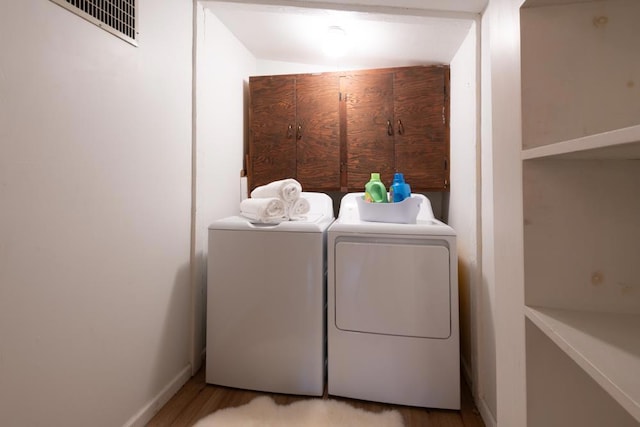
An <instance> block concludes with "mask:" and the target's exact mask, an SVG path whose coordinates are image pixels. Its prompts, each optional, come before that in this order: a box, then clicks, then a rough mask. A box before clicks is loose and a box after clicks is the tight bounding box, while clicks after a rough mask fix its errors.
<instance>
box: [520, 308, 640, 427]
mask: <svg viewBox="0 0 640 427" xmlns="http://www.w3.org/2000/svg"><path fill="white" fill-rule="evenodd" d="M525 314H526V316H527V318H528V319H529V320H530V321H532V322H533V323H534V324H535V325H536V326H537V327H538V328H539V329H540V330H541V331H542V332H543V333H545V334H546V335H547V336H548V337H549V338H550V339H551V340H552V341H553V342H554V343H555V344H556V345H557V346H558V347H560V348H561V349H562V351H564V352H565V353H566V354H567V355H569V357H570V358H571V359H573V361H575V363H577V364H578V365H579V366H580V367H581V368H582V369H584V371H585V372H586V373H587V374H588V375H589V376H590V377H591V378H593V379H594V380H595V381H596V382H597V383H598V384H599V385H600V386H601V387H602V388H604V389H605V390H606V392H607V393H609V395H611V396H612V397H613V398H614V399H615V401H616V402H618V403H619V404H620V405H621V406H622V407H623V408H625V409H626V410H627V411H628V412H629V413H630V414H631V415H632V416H633V417H634V418H635V419H636V420H639V422H640V382H638V373H640V339H638V331H640V315H638V314H620V313H594V312H586V311H575V310H562V309H551V308H542V307H527V308H526V309H525Z"/></svg>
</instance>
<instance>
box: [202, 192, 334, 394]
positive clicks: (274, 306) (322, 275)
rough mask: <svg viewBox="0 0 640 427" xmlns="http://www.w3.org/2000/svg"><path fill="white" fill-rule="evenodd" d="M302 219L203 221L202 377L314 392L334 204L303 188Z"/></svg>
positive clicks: (318, 388) (319, 373)
mask: <svg viewBox="0 0 640 427" xmlns="http://www.w3.org/2000/svg"><path fill="white" fill-rule="evenodd" d="M302 197H305V198H306V199H307V200H308V201H309V203H310V205H311V210H310V212H309V214H308V215H307V220H304V221H285V222H282V223H280V224H277V225H258V224H252V223H251V222H250V221H249V220H247V219H246V218H244V217H242V216H233V217H229V218H225V219H221V220H219V221H215V222H214V223H213V224H211V226H210V227H209V253H208V263H207V270H208V272H207V361H206V381H207V383H211V384H218V385H223V386H228V387H236V388H243V389H250V390H259V391H267V392H275V393H288V394H300V395H309V396H320V395H322V394H323V392H324V379H325V373H326V362H325V361H326V351H325V339H326V338H325V337H326V333H325V331H326V327H325V324H326V315H325V313H326V311H325V307H326V290H325V289H326V271H327V270H326V231H327V228H328V227H329V225H330V224H331V223H332V222H333V220H334V217H333V203H332V201H331V198H329V196H327V195H326V194H322V193H309V192H303V193H302Z"/></svg>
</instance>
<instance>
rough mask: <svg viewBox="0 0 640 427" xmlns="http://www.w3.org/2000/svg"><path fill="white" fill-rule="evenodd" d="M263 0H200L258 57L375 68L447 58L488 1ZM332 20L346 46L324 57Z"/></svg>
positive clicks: (432, 61)
mask: <svg viewBox="0 0 640 427" xmlns="http://www.w3.org/2000/svg"><path fill="white" fill-rule="evenodd" d="M257 1H260V0H257ZM267 3H268V4H267ZM267 3H265V1H261V2H260V4H253V3H248V2H246V1H207V2H204V5H205V7H207V8H208V9H209V10H210V11H211V12H212V13H213V14H214V15H216V16H217V17H218V19H220V21H221V22H222V23H223V24H224V25H225V26H226V27H227V28H228V29H229V30H230V31H231V32H232V33H233V34H234V35H235V36H236V37H237V38H238V39H239V40H240V41H241V42H242V43H243V44H244V45H245V46H246V47H247V49H248V50H249V51H250V52H251V53H252V54H253V55H254V56H255V57H256V58H257V59H259V60H271V61H283V62H292V63H299V64H310V65H326V66H331V67H334V66H339V67H340V68H358V67H360V68H376V67H395V66H408V65H429V64H448V63H450V62H451V59H452V58H453V56H454V55H455V53H456V51H457V50H458V48H459V46H460V44H461V43H462V41H463V40H464V38H465V37H466V35H467V34H468V32H469V30H470V29H471V27H472V25H473V22H474V19H475V18H477V17H478V16H479V15H478V14H479V12H481V10H482V8H483V7H484V5H485V4H486V1H485V0H457V1H455V0H448V1H443V0H404V1H389V0H386V1H385V0H368V1H367V0H360V1H359V5H351V6H348V5H345V3H348V2H340V3H339V4H338V3H333V2H322V3H320V2H314V1H313V0H312V1H304V2H296V1H285V2H282V1H281V2H280V3H279V4H274V2H269V1H268V2H267ZM384 3H387V4H392V5H393V6H390V7H389V6H384ZM418 5H419V6H420V7H417V6H418ZM427 6H429V9H426V8H425V7H427ZM446 8H450V9H449V10H447V9H446ZM452 8H453V9H452ZM330 26H340V27H341V28H342V29H343V30H344V31H345V33H346V37H347V39H346V42H345V43H347V46H348V53H347V55H346V56H344V57H342V58H340V59H335V58H329V57H327V56H326V54H325V53H324V51H323V39H324V37H325V36H326V33H327V29H328V28H329V27H330Z"/></svg>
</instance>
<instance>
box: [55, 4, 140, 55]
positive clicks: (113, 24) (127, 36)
mask: <svg viewBox="0 0 640 427" xmlns="http://www.w3.org/2000/svg"><path fill="white" fill-rule="evenodd" d="M51 1H52V2H54V3H57V4H59V5H60V6H62V7H64V8H65V9H67V10H69V11H71V12H73V13H75V14H76V15H78V16H81V17H82V18H84V19H86V20H87V21H89V22H91V23H93V24H95V25H97V26H98V27H100V28H102V29H103V30H106V31H108V32H110V33H111V34H113V35H115V36H117V37H120V38H121V39H122V40H125V41H126V42H128V43H131V44H132V45H134V46H137V45H138V43H137V41H136V36H137V32H136V18H137V13H136V12H137V11H136V0H51Z"/></svg>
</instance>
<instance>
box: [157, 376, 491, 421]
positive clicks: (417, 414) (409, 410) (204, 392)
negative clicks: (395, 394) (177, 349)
mask: <svg viewBox="0 0 640 427" xmlns="http://www.w3.org/2000/svg"><path fill="white" fill-rule="evenodd" d="M461 389H462V409H461V410H460V411H451V410H440V409H425V408H415V407H411V406H398V405H387V404H382V403H373V402H365V401H362V400H354V399H345V398H339V397H336V396H331V397H328V396H327V393H326V391H325V395H324V397H323V398H324V399H329V398H330V399H334V400H339V401H342V402H347V403H348V404H350V405H352V406H355V407H357V408H362V409H365V410H367V411H372V412H379V411H382V410H387V409H397V410H398V411H399V412H400V413H401V414H402V416H403V417H404V423H405V426H406V427H418V426H420V427H423V426H426V427H484V423H483V422H482V418H481V417H480V415H479V413H478V411H477V409H476V407H475V405H474V403H473V399H472V398H471V393H470V391H469V387H468V386H467V384H466V383H465V382H464V381H463V382H462V388H461ZM262 395H269V396H271V397H272V398H273V400H274V401H275V402H276V403H278V404H279V405H286V404H289V403H292V402H295V401H298V400H303V399H309V398H310V397H309V396H292V395H285V394H274V393H260V392H254V391H247V390H239V389H235V388H228V387H220V386H214V385H210V384H206V383H205V377H204V368H203V369H201V370H200V371H199V372H198V373H197V374H196V375H195V376H194V377H193V378H191V379H190V380H189V381H188V382H187V383H186V384H185V385H184V386H183V387H182V388H181V389H180V391H178V393H177V394H176V395H175V396H174V397H173V398H172V399H171V400H169V402H167V404H166V405H165V406H164V407H163V408H162V409H161V410H160V411H159V412H158V413H157V414H156V416H155V417H154V418H153V419H152V420H151V421H150V422H149V424H147V426H148V427H161V426H176V427H177V426H180V427H182V426H191V425H193V424H194V423H195V422H196V421H198V420H199V419H200V418H202V417H204V416H206V415H208V414H210V413H212V412H215V411H216V410H218V409H222V408H227V407H234V406H240V405H244V404H245V403H248V402H250V401H251V400H252V399H253V398H255V397H257V396H262Z"/></svg>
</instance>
